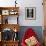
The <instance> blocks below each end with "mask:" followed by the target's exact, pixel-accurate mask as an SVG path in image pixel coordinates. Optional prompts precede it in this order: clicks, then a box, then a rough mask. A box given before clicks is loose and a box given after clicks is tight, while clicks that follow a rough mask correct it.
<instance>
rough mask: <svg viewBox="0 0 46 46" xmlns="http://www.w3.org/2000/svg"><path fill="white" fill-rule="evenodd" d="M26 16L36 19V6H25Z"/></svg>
mask: <svg viewBox="0 0 46 46" xmlns="http://www.w3.org/2000/svg"><path fill="white" fill-rule="evenodd" d="M25 18H26V19H29V20H30V19H31V20H34V19H36V8H35V7H26V8H25Z"/></svg>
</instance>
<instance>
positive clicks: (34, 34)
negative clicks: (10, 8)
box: [21, 28, 41, 46]
mask: <svg viewBox="0 0 46 46" xmlns="http://www.w3.org/2000/svg"><path fill="white" fill-rule="evenodd" d="M32 36H35V37H36V36H37V35H36V33H35V32H34V31H33V29H32V28H29V29H27V30H26V32H25V35H24V37H23V38H22V42H21V45H22V46H26V43H25V39H28V38H29V37H32ZM35 46H41V45H40V43H39V42H38V43H37V44H36V45H35Z"/></svg>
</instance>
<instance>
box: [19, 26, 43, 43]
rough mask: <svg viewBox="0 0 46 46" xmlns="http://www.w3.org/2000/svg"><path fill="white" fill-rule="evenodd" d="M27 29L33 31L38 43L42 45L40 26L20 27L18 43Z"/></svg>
mask: <svg viewBox="0 0 46 46" xmlns="http://www.w3.org/2000/svg"><path fill="white" fill-rule="evenodd" d="M28 28H32V29H33V31H34V32H35V33H36V34H37V37H38V39H39V41H40V42H41V43H43V30H42V27H41V26H21V27H20V32H19V39H20V42H21V40H22V38H23V36H24V33H25V32H26V31H27V29H28Z"/></svg>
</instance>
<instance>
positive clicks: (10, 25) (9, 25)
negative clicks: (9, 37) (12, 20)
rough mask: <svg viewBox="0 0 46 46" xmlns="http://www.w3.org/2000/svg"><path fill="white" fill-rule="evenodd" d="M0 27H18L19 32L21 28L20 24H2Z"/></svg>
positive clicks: (13, 28)
mask: <svg viewBox="0 0 46 46" xmlns="http://www.w3.org/2000/svg"><path fill="white" fill-rule="evenodd" d="M0 27H1V29H0V30H1V31H2V30H3V29H5V28H9V29H12V30H13V31H14V30H15V29H16V30H17V32H18V31H19V29H20V26H19V24H0Z"/></svg>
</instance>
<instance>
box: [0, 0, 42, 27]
mask: <svg viewBox="0 0 46 46" xmlns="http://www.w3.org/2000/svg"><path fill="white" fill-rule="evenodd" d="M14 1H15V0H0V6H2V7H3V6H15V3H14ZM17 1H18V6H19V7H20V9H19V15H20V16H19V24H20V25H21V26H43V6H42V0H17ZM25 7H36V20H25Z"/></svg>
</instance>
